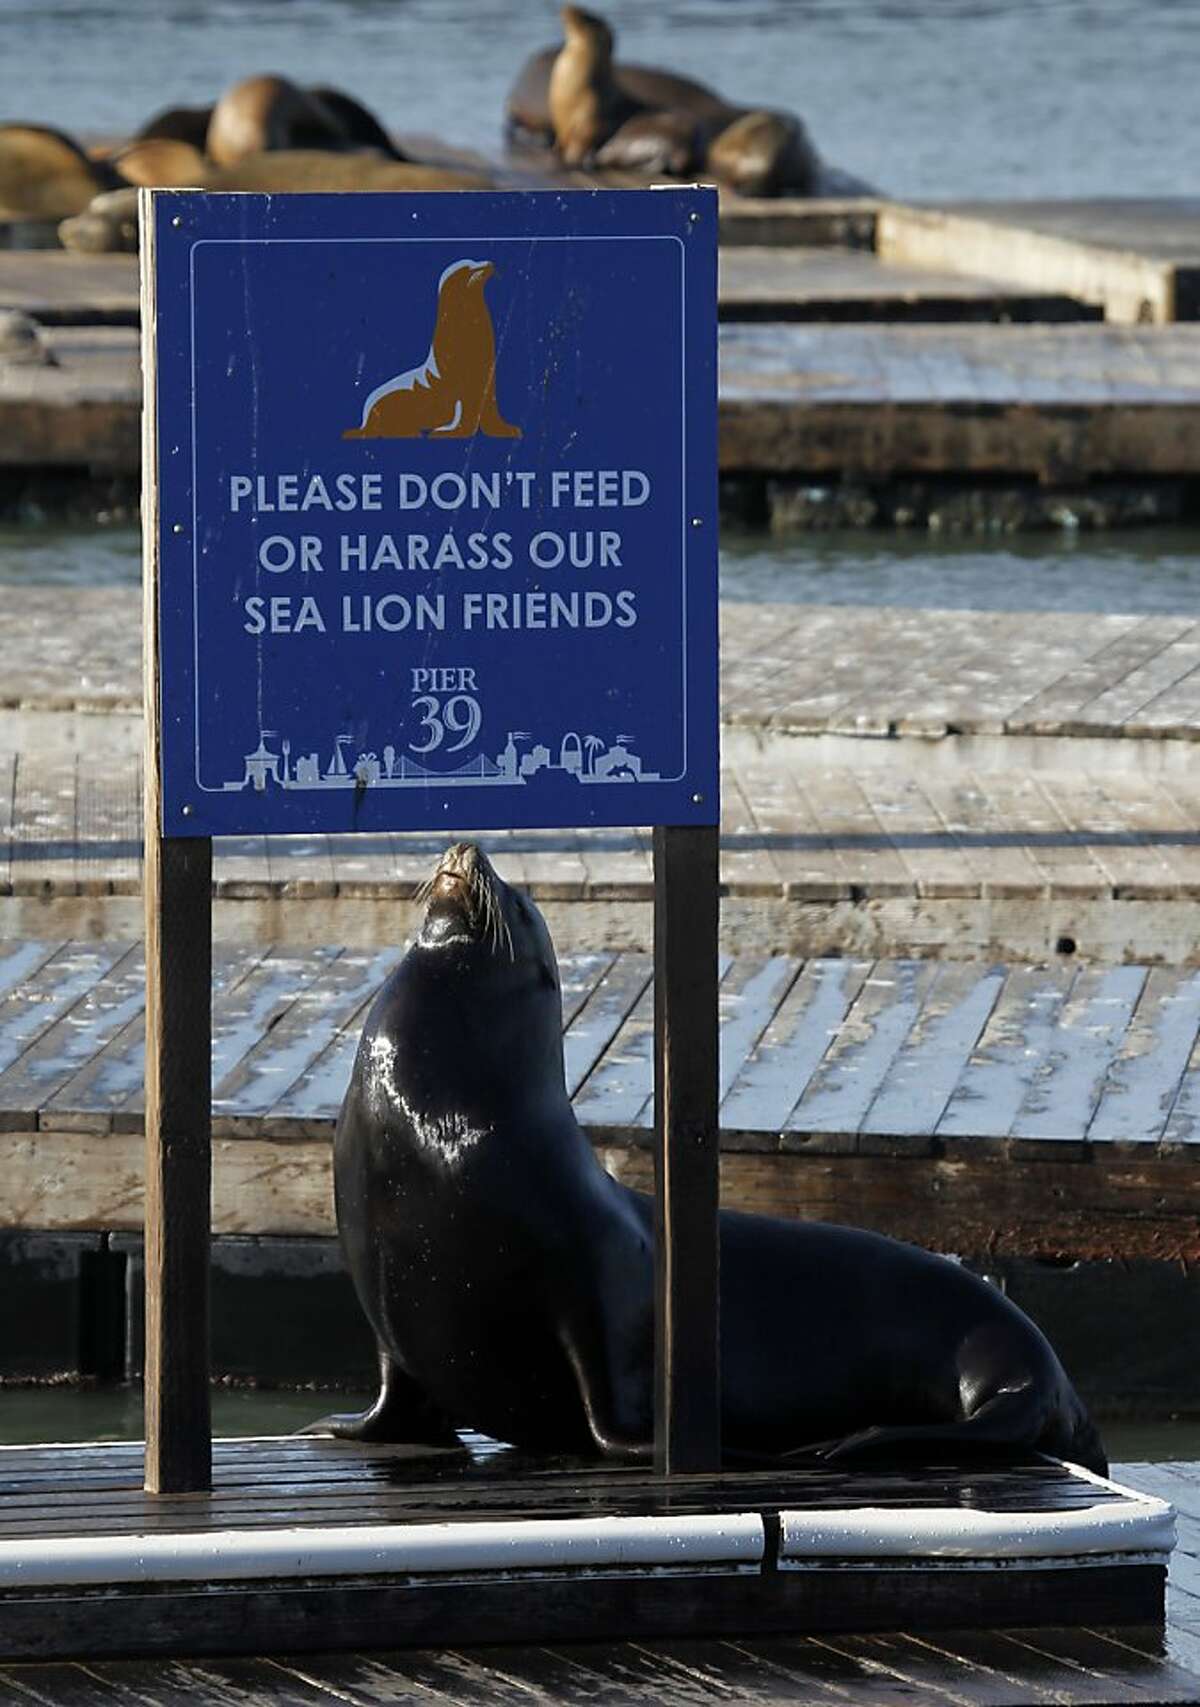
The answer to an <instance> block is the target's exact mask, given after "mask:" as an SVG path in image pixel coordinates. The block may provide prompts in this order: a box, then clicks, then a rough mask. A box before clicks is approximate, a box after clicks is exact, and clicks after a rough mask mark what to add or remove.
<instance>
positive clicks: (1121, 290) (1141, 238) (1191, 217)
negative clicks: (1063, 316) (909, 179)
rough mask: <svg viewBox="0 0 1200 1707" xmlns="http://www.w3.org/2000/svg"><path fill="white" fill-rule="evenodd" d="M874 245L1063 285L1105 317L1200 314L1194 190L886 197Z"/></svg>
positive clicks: (896, 257) (1162, 318)
mask: <svg viewBox="0 0 1200 1707" xmlns="http://www.w3.org/2000/svg"><path fill="white" fill-rule="evenodd" d="M876 244H877V248H878V252H879V255H880V256H881V257H882V258H884V259H887V260H891V261H893V262H904V263H906V264H907V265H910V266H914V267H931V268H937V269H943V268H946V267H962V268H965V269H966V270H968V271H976V272H984V273H988V274H990V275H991V276H993V277H995V278H1000V279H1007V280H1009V281H1010V282H1013V283H1019V284H1022V285H1024V286H1026V287H1027V288H1041V289H1043V290H1053V291H1064V292H1066V293H1067V294H1069V295H1070V296H1073V297H1079V298H1082V299H1083V300H1084V301H1087V302H1093V303H1096V304H1098V305H1099V306H1101V307H1102V308H1103V309H1104V311H1105V314H1106V316H1107V318H1108V319H1109V320H1114V321H1127V322H1143V323H1144V322H1147V321H1157V322H1168V321H1174V320H1194V319H1195V318H1196V316H1197V314H1198V313H1200V202H1197V201H1196V200H1195V198H1188V197H1179V198H1174V197H1169V198H1168V197H1163V198H1161V199H1157V200H1154V199H1149V198H1139V197H1120V198H1116V197H1113V198H1108V199H1105V198H1096V199H1093V200H1086V201H1082V200H1081V201H1068V200H1057V201H1009V202H960V203H951V204H950V205H948V206H944V207H929V206H925V207H909V206H905V205H904V204H902V203H898V202H896V203H885V204H884V205H883V206H882V207H881V208H880V209H879V213H878V216H877V221H876Z"/></svg>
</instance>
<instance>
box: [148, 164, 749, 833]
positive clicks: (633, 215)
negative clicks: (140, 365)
mask: <svg viewBox="0 0 1200 1707" xmlns="http://www.w3.org/2000/svg"><path fill="white" fill-rule="evenodd" d="M152 221H153V231H152V234H151V235H152V244H151V246H150V251H149V257H148V258H149V261H150V266H151V277H152V281H153V291H154V303H155V308H156V326H155V330H154V334H153V335H154V336H155V338H156V371H157V457H158V492H159V516H160V538H159V599H160V612H161V626H160V658H161V695H162V698H161V713H162V768H163V825H162V827H163V832H164V834H166V835H204V836H208V835H227V834H246V833H250V834H253V833H256V832H263V831H271V832H280V833H286V832H289V831H348V830H386V829H396V830H404V829H426V828H429V827H430V826H434V825H437V826H442V827H445V828H447V829H452V830H463V829H468V828H469V829H495V828H502V827H509V826H512V827H532V826H554V825H589V824H702V823H713V822H715V821H716V819H717V816H718V717H717V593H716V557H717V508H716V196H715V194H714V193H713V192H711V191H708V190H647V191H574V192H568V193H559V192H537V193H506V194H484V193H474V194H463V193H458V194H446V195H425V194H421V195H396V196H388V195H337V196H332V195H331V196H319V195H314V196H302V195H295V196H265V195H263V196H257V195H204V194H199V193H196V192H187V191H163V192H157V193H155V195H154V197H153V201H152Z"/></svg>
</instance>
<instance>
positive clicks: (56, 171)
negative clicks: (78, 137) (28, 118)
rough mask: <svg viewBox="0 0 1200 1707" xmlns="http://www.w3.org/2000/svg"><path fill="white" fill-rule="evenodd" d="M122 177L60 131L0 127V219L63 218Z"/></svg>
mask: <svg viewBox="0 0 1200 1707" xmlns="http://www.w3.org/2000/svg"><path fill="white" fill-rule="evenodd" d="M120 181H121V180H120V179H119V178H118V176H117V174H116V173H115V172H114V171H113V169H112V167H111V166H110V165H108V163H107V162H106V161H103V160H93V159H92V158H91V157H90V155H88V154H85V153H84V151H83V149H82V148H80V147H79V145H78V143H76V142H73V141H72V139H71V138H70V137H69V136H66V135H65V134H64V133H63V132H62V131H61V130H51V129H50V128H49V127H48V126H47V125H40V124H4V125H0V219H20V220H52V219H65V218H66V217H67V216H68V215H69V214H73V213H80V212H82V210H83V209H84V208H85V207H86V206H87V205H88V203H89V202H90V201H91V199H92V197H93V196H95V195H98V194H99V193H100V192H101V191H102V190H111V189H115V188H116V187H117V186H118V185H119V184H120Z"/></svg>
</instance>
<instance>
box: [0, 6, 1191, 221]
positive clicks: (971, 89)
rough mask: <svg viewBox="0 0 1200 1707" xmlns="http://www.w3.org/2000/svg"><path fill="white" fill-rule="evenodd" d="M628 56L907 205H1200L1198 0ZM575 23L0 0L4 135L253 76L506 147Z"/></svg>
mask: <svg viewBox="0 0 1200 1707" xmlns="http://www.w3.org/2000/svg"><path fill="white" fill-rule="evenodd" d="M600 9H601V10H603V11H604V12H605V13H606V14H607V15H608V17H609V18H610V19H611V20H612V21H613V23H614V24H615V25H616V27H617V30H618V35H619V47H618V51H619V53H620V54H621V55H622V56H624V57H625V58H629V59H638V60H642V61H650V62H651V63H658V64H669V65H671V66H672V67H673V68H675V69H677V70H681V71H685V72H688V73H691V74H692V75H694V76H698V77H701V78H703V79H705V80H708V81H712V82H714V83H716V84H718V85H719V86H720V88H721V89H722V90H723V91H724V92H726V93H727V94H729V95H730V96H731V97H733V98H735V99H737V100H740V101H746V102H751V103H762V104H768V105H776V106H784V107H790V108H792V109H794V110H796V111H798V112H800V113H802V114H803V115H804V117H805V118H806V119H807V121H808V123H809V125H810V127H811V129H812V132H813V135H814V137H815V139H816V141H817V143H818V145H819V146H820V148H821V150H822V152H823V153H824V154H825V156H826V158H828V159H829V160H831V161H833V162H834V163H835V164H837V165H839V166H841V167H843V168H845V169H846V170H848V171H851V172H854V173H856V174H857V175H859V176H860V177H863V178H866V179H867V180H869V181H870V182H872V183H874V184H877V185H879V186H881V187H882V188H884V189H886V190H888V191H890V192H891V193H893V194H896V195H902V196H927V197H955V196H999V197H1004V196H1087V195H1191V194H1194V193H1195V173H1194V162H1195V159H1196V157H1197V154H1198V153H1200V103H1198V102H1197V101H1196V98H1195V88H1196V74H1197V67H1198V63H1200V7H1198V6H1197V5H1196V4H1195V0H1141V3H1140V4H1137V5H1131V4H1130V0H659V3H658V4H656V5H647V4H645V0H613V3H602V4H601V6H600ZM558 33H559V32H558V23H557V7H556V6H554V5H550V4H539V5H536V6H529V5H524V6H515V5H513V4H512V0H120V3H119V4H117V3H115V0H0V40H2V41H3V54H2V58H0V118H10V119H19V118H25V119H36V120H38V121H40V122H42V123H47V124H58V125H61V126H63V127H64V128H67V129H69V130H72V131H85V132H87V131H90V132H108V133H123V132H128V131H129V130H131V129H133V128H134V127H136V126H137V124H138V123H139V122H140V121H141V120H142V119H144V118H145V117H147V116H148V115H149V113H150V112H152V111H154V110H156V109H157V108H159V107H161V106H163V105H166V104H168V103H176V102H190V103H200V102H205V101H208V100H211V99H212V98H213V96H214V94H215V93H216V92H217V91H219V90H220V89H221V88H223V87H224V86H225V85H227V84H228V83H230V82H231V81H233V80H234V79H236V78H238V77H242V76H245V75H248V74H249V73H251V72H255V71H278V72H284V73H286V74H288V75H290V76H292V77H295V78H297V79H298V80H300V81H308V82H322V83H324V82H336V83H339V84H341V85H343V86H344V87H345V88H347V89H349V90H351V91H353V92H354V93H355V94H356V95H358V96H359V97H360V99H362V100H365V101H366V102H367V103H368V104H369V105H371V106H372V107H373V108H374V109H375V110H376V111H377V112H378V113H379V114H380V116H381V117H382V118H383V119H384V121H385V123H387V124H388V125H389V126H391V127H393V128H394V129H398V130H405V131H427V132H433V133H436V134H439V135H442V136H444V137H445V138H446V139H447V140H452V141H455V142H458V143H461V144H465V145H468V146H471V147H475V148H480V149H485V150H492V149H494V148H495V147H496V146H497V144H498V142H499V139H500V122H501V113H502V109H503V102H504V96H505V93H506V91H507V88H508V86H509V84H510V83H511V81H512V79H513V76H514V74H515V73H516V71H517V69H518V67H519V66H520V64H521V62H522V61H523V59H524V58H525V56H526V55H527V54H528V53H529V52H531V51H533V50H534V49H536V48H539V47H542V46H544V45H547V44H549V43H551V42H553V41H555V40H556V39H557V37H558Z"/></svg>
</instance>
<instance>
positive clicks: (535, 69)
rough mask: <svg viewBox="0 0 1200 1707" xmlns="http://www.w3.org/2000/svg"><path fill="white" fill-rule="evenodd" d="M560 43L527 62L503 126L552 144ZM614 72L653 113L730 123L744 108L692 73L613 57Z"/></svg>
mask: <svg viewBox="0 0 1200 1707" xmlns="http://www.w3.org/2000/svg"><path fill="white" fill-rule="evenodd" d="M559 51H560V50H559V48H557V47H547V48H543V49H542V51H541V52H540V53H535V54H533V55H532V56H531V57H530V58H529V59H527V60H526V61H525V64H524V65H523V66H522V67H521V70H520V71H519V73H518V74H517V80H516V82H515V83H514V84H513V86H512V88H511V90H510V91H509V95H508V100H507V102H506V103H505V125H506V128H507V129H508V131H509V133H510V134H511V135H515V136H519V137H521V138H522V139H524V140H526V141H531V142H539V143H543V144H544V145H545V146H546V147H547V148H550V147H552V146H553V144H554V124H553V121H552V120H551V118H550V72H551V70H552V69H553V66H554V61H555V60H556V59H557V58H558V55H559ZM612 69H613V76H614V77H615V79H616V82H617V86H618V88H619V89H620V91H621V93H622V94H623V95H625V96H626V97H627V98H628V99H629V100H630V101H632V102H634V103H635V104H636V105H637V106H638V107H640V108H649V109H651V110H653V111H655V112H662V111H666V110H672V111H676V112H683V113H690V114H692V116H693V117H695V118H697V119H702V120H708V121H711V122H712V123H718V122H722V121H723V122H725V123H729V122H731V121H732V120H733V119H735V118H736V117H737V116H738V114H739V112H740V111H741V108H739V107H735V106H731V105H730V103H729V102H728V101H726V100H725V99H724V98H723V97H722V96H720V95H718V94H717V92H716V90H715V89H710V88H709V87H708V86H707V84H705V83H697V82H696V81H695V79H694V78H691V77H680V76H677V75H676V73H674V72H672V71H663V70H661V69H660V68H659V67H658V66H655V65H635V64H631V63H626V62H625V61H620V62H618V61H616V60H614V61H613V67H612Z"/></svg>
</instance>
